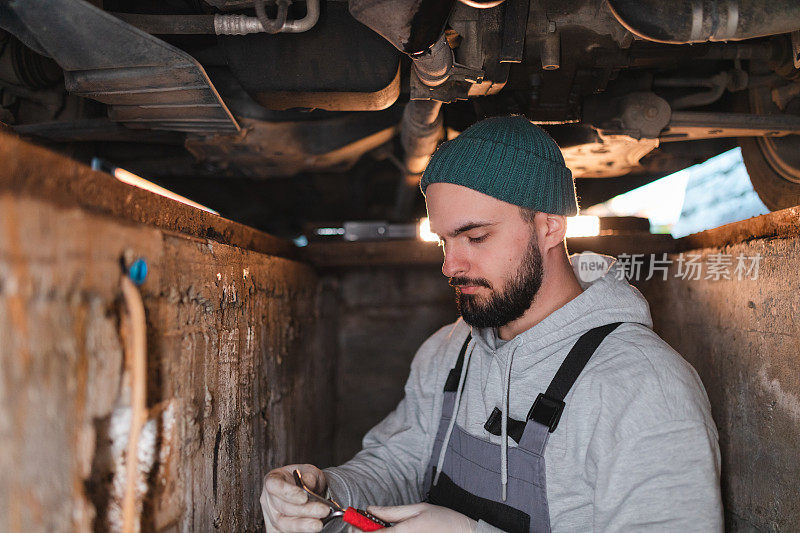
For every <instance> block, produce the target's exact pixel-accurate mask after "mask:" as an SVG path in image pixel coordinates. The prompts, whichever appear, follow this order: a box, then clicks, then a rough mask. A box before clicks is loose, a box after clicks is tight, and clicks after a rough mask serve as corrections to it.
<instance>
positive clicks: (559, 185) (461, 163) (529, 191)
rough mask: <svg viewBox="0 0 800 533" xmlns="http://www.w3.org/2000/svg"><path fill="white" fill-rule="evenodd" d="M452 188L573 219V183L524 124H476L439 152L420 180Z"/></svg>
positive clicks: (557, 156)
mask: <svg viewBox="0 0 800 533" xmlns="http://www.w3.org/2000/svg"><path fill="white" fill-rule="evenodd" d="M431 183H453V184H455V185H463V186H464V187H469V188H470V189H474V190H476V191H478V192H482V193H484V194H488V195H489V196H493V197H495V198H497V199H498V200H502V201H504V202H508V203H510V204H514V205H518V206H521V207H527V208H529V209H533V210H534V211H542V212H544V213H551V214H554V215H565V216H568V217H571V216H575V215H577V214H578V200H577V198H576V196H575V182H574V181H573V179H572V172H570V170H569V169H568V168H567V167H566V165H565V164H564V156H562V155H561V150H560V149H559V148H558V145H557V144H556V142H555V141H554V140H553V139H552V138H551V137H550V135H548V134H547V132H545V131H544V130H543V129H542V128H540V127H539V126H536V125H535V124H532V123H531V121H529V120H528V119H527V118H525V117H523V116H520V115H514V116H507V117H492V118H487V119H484V120H481V121H480V122H477V123H475V124H473V125H472V126H470V127H469V128H467V129H466V130H464V132H463V133H461V135H459V136H458V137H456V138H455V139H453V140H452V141H447V142H445V143H442V144H441V145H440V146H439V149H438V150H436V152H435V153H434V154H433V157H431V160H430V163H428V167H427V168H426V169H425V172H424V174H423V175H422V180H420V188H421V189H422V194H423V195H424V194H425V189H427V188H428V185H430V184H431Z"/></svg>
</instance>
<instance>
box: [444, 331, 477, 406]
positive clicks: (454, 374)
mask: <svg viewBox="0 0 800 533" xmlns="http://www.w3.org/2000/svg"><path fill="white" fill-rule="evenodd" d="M470 339H472V332H470V333H467V338H466V339H465V340H464V344H463V346H461V351H460V352H459V354H458V360H457V361H456V366H454V367H453V368H452V369H451V370H450V373H449V374H448V375H447V381H445V383H444V391H445V392H456V390H457V389H458V380H459V378H460V377H461V367H463V366H464V354H466V353H467V345H468V344H469V341H470Z"/></svg>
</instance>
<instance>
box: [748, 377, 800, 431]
mask: <svg viewBox="0 0 800 533" xmlns="http://www.w3.org/2000/svg"><path fill="white" fill-rule="evenodd" d="M758 382H759V384H760V385H761V387H762V388H763V389H764V390H765V391H767V392H769V394H770V395H771V396H772V397H773V398H775V402H776V405H777V406H778V407H780V409H781V411H783V412H785V413H788V414H789V415H791V416H792V417H793V418H794V419H795V420H796V421H798V422H800V397H798V396H797V395H795V394H792V393H791V392H787V391H785V390H783V387H782V386H781V382H780V381H778V380H777V379H769V376H767V372H766V370H765V369H763V368H762V369H761V370H759V372H758Z"/></svg>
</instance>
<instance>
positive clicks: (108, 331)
mask: <svg viewBox="0 0 800 533" xmlns="http://www.w3.org/2000/svg"><path fill="white" fill-rule="evenodd" d="M208 235H212V236H214V238H208V237H207V236H208ZM248 248H249V249H248ZM287 250H288V247H285V246H284V245H283V244H282V243H280V242H278V241H277V240H275V239H274V238H271V237H269V236H265V235H263V234H260V233H258V232H253V231H252V230H249V229H248V228H244V227H242V226H239V225H236V224H233V223H230V222H229V221H225V220H223V219H221V218H220V217H215V216H213V215H210V214H205V213H198V212H197V210H194V209H191V208H185V207H184V206H181V205H179V204H175V203H174V202H169V201H166V200H163V199H160V198H158V197H154V196H153V195H151V194H149V193H145V192H143V191H138V190H135V189H133V188H130V187H127V186H125V185H122V184H121V183H118V182H116V181H115V180H114V179H113V178H111V177H109V176H106V175H102V174H99V173H94V172H92V171H91V170H89V169H87V168H86V167H83V166H80V165H77V164H76V163H73V162H71V161H68V160H66V159H64V158H61V157H59V156H57V155H54V154H52V153H49V152H47V151H45V150H42V149H39V148H34V147H32V146H30V145H26V144H24V143H21V142H20V141H19V140H17V139H14V138H11V137H8V136H4V137H3V138H0V472H2V474H0V480H1V481H0V530H2V531H9V532H17V531H20V532H21V531H25V532H28V531H48V532H50V531H107V530H120V524H121V520H122V513H121V500H122V495H123V493H124V486H125V484H124V481H125V480H124V472H125V464H126V460H127V458H126V457H125V449H126V447H127V441H128V431H129V426H130V416H131V411H130V401H129V399H130V398H129V397H130V379H131V376H130V373H129V372H128V368H129V360H128V359H127V357H126V349H125V347H126V338H127V337H126V335H125V332H126V331H130V329H128V324H129V322H128V321H127V320H126V319H124V317H125V316H126V314H125V310H124V309H125V306H124V303H123V300H122V296H121V294H122V293H121V289H120V281H121V276H122V275H123V269H122V264H123V262H124V258H125V257H128V258H131V257H133V258H136V257H141V258H144V259H145V260H146V262H147V265H148V267H149V272H148V275H147V277H146V280H145V282H144V284H143V285H142V286H141V288H140V291H141V295H142V297H143V301H144V306H145V310H146V316H147V320H146V327H147V367H148V369H147V410H148V417H147V423H146V424H145V426H144V430H143V434H142V438H141V440H140V443H139V452H138V458H137V463H138V470H139V477H138V480H137V484H136V487H137V500H138V501H139V502H141V503H140V506H139V509H138V510H137V516H138V515H141V524H142V530H145V531H214V530H221V531H263V528H264V525H263V518H262V516H261V510H260V506H259V501H258V499H259V495H260V492H261V486H262V479H263V476H264V474H265V473H266V472H267V471H268V470H269V469H271V468H273V467H275V466H278V465H283V464H287V463H292V462H296V461H309V462H316V463H319V464H329V463H330V462H331V461H332V451H331V444H330V443H331V441H332V436H333V408H332V403H331V402H330V398H331V397H332V396H333V381H332V378H330V376H331V375H332V373H331V370H332V368H331V366H332V361H331V358H330V357H328V355H327V354H326V353H325V352H324V350H323V343H322V342H321V339H322V338H323V337H324V336H326V335H329V334H327V333H325V332H324V331H323V329H320V328H321V327H324V325H321V322H320V321H319V320H318V319H317V316H316V314H317V311H318V309H319V298H318V278H317V276H316V274H315V272H314V270H313V269H312V268H311V267H309V266H308V265H307V264H305V263H302V262H299V261H296V260H294V259H291V258H287V257H281V255H286V252H287ZM138 520H139V519H138V518H137V522H138Z"/></svg>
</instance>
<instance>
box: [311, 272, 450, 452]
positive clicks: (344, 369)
mask: <svg viewBox="0 0 800 533" xmlns="http://www.w3.org/2000/svg"><path fill="white" fill-rule="evenodd" d="M323 279H324V286H325V293H326V295H327V296H326V298H327V301H328V302H329V305H328V313H327V314H326V316H327V318H326V319H325V320H326V321H327V322H328V323H329V324H330V325H335V328H336V331H337V335H336V338H335V339H336V341H335V346H336V349H337V351H338V356H337V365H336V376H337V379H336V420H337V424H336V436H335V461H336V462H337V463H341V462H344V461H346V460H348V459H350V457H352V456H353V454H354V453H356V452H357V451H358V450H360V449H361V439H362V437H363V436H364V434H365V433H366V432H367V431H368V430H369V429H370V428H371V427H372V426H374V425H375V424H376V423H378V422H379V421H380V420H381V419H382V418H383V417H384V416H386V415H387V414H389V413H390V412H391V411H392V410H393V409H394V408H395V406H396V405H397V402H399V401H400V400H401V399H402V397H403V385H404V384H405V381H406V379H407V378H408V371H409V367H410V364H411V360H412V359H413V358H414V354H415V353H416V351H417V349H418V348H419V346H420V344H422V342H423V341H424V340H425V339H426V338H427V337H428V336H430V335H431V334H432V333H434V332H435V331H436V330H437V329H439V328H440V327H442V326H443V325H445V324H448V323H450V322H452V321H454V320H455V319H456V318H457V314H456V308H455V300H454V298H453V289H452V288H450V287H449V286H448V285H447V279H446V278H445V277H444V276H442V273H441V272H440V271H439V270H437V269H436V268H431V267H425V266H423V267H396V266H394V267H392V266H385V267H365V268H355V269H347V270H344V271H341V272H339V273H334V274H329V275H326V276H325V277H324V278H323Z"/></svg>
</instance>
